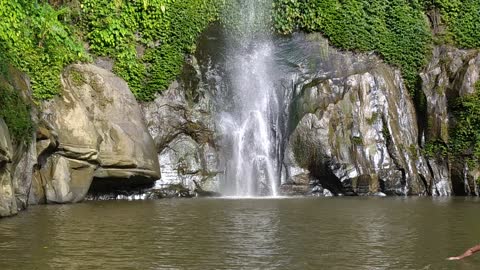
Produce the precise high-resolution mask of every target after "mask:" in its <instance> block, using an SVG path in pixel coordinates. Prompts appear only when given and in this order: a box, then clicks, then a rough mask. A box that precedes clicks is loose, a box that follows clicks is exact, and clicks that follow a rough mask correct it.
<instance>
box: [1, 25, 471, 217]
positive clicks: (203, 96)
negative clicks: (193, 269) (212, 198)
mask: <svg viewBox="0 0 480 270" xmlns="http://www.w3.org/2000/svg"><path fill="white" fill-rule="evenodd" d="M209 46H210V47H208V48H206V49H208V50H210V51H208V52H205V51H202V47H200V51H199V52H198V53H197V55H200V56H202V60H201V61H203V62H202V63H197V60H196V58H195V57H193V56H192V57H189V58H188V59H187V63H186V65H185V68H184V72H183V73H182V76H181V77H180V78H179V79H178V80H177V81H175V82H174V83H173V84H172V85H171V86H170V87H169V89H168V90H166V91H164V92H163V93H161V94H157V96H156V99H155V100H154V101H152V102H145V103H142V104H138V103H137V101H136V100H135V98H134V96H133V95H132V93H131V92H130V90H129V88H128V86H127V84H126V83H125V82H124V81H123V80H121V79H119V78H118V77H117V76H115V75H114V74H112V73H111V72H110V71H108V70H106V69H103V68H100V67H99V66H95V65H90V64H76V65H72V66H69V67H68V68H67V69H66V70H65V71H64V72H63V74H62V78H61V81H62V90H61V95H60V96H58V97H56V98H55V99H53V100H50V101H45V102H42V103H41V104H36V105H35V104H33V103H32V101H31V98H30V97H29V96H30V95H29V92H30V89H29V83H28V79H27V78H26V77H25V76H24V75H23V74H21V73H19V72H18V71H14V70H11V71H10V72H9V73H8V74H7V75H8V76H9V79H8V80H6V79H5V78H4V79H3V80H2V81H1V82H2V85H4V86H5V85H6V86H8V87H9V89H10V88H11V89H15V91H18V92H19V93H21V97H22V99H23V100H24V102H25V103H26V104H31V107H32V110H31V120H32V121H33V122H35V127H36V131H35V132H33V134H29V135H28V134H27V135H28V136H27V139H26V140H24V141H19V140H17V139H16V138H15V135H14V134H12V132H11V130H10V129H11V127H9V126H8V125H7V124H6V122H5V121H4V120H3V119H1V118H0V216H9V215H13V214H16V213H17V212H18V211H19V210H21V209H24V208H26V207H27V206H28V205H29V204H40V203H74V202H78V201H81V200H83V199H84V198H85V196H86V195H87V193H88V192H90V194H92V195H93V198H95V196H97V195H98V194H105V193H111V194H114V195H115V194H119V193H122V192H123V191H125V190H129V191H132V190H133V191H137V192H143V191H144V190H145V188H150V187H152V186H154V183H155V181H156V180H158V179H160V180H159V181H157V182H156V186H155V187H156V188H157V189H167V190H168V189H169V188H171V187H173V189H170V190H171V191H172V192H173V193H174V194H173V195H174V196H183V195H185V196H191V195H193V194H195V192H197V193H201V192H205V191H206V193H208V194H210V195H212V194H214V195H215V194H216V193H214V192H218V191H221V183H222V181H223V180H222V177H223V172H224V170H225V168H223V166H224V162H223V163H222V161H221V156H220V154H219V151H218V149H219V148H220V147H221V134H219V133H218V130H217V129H216V124H215V112H216V108H215V106H217V105H218V104H216V103H215V95H216V94H218V93H216V92H215V88H216V87H218V85H216V84H217V83H218V82H219V80H221V78H220V77H221V76H220V75H219V74H221V73H218V74H216V75H215V76H216V77H215V76H213V77H215V78H214V79H213V80H210V79H212V74H207V73H211V72H212V70H210V69H208V68H205V66H210V65H211V63H210V62H209V61H211V60H212V58H209V57H205V54H207V55H208V54H215V53H217V51H216V50H215V49H212V48H213V47H211V44H210V45H209ZM203 49H205V48H203ZM276 53H277V55H279V59H281V62H282V63H281V64H279V68H278V74H279V75H278V78H277V79H278V80H279V81H278V82H276V85H278V86H279V87H285V88H286V89H287V90H286V91H285V97H284V101H285V104H286V105H285V111H284V118H285V128H284V129H283V128H282V127H275V129H276V132H283V133H284V134H282V135H281V136H278V137H279V138H284V139H283V141H282V142H281V143H280V148H281V149H280V151H279V152H278V153H279V158H280V163H281V164H280V167H281V168H282V169H281V185H282V191H283V193H284V194H286V195H299V194H300V195H309V194H317V195H332V194H333V195H382V196H383V195H467V194H468V195H478V193H479V191H478V185H477V181H478V179H479V176H480V170H478V168H472V167H468V166H466V165H465V164H464V163H461V162H458V161H456V160H450V159H448V158H444V157H432V156H431V155H427V154H426V153H425V149H424V147H425V143H426V142H427V141H440V142H443V143H445V144H447V143H448V141H449V139H450V137H449V136H450V135H449V134H450V130H451V129H452V127H454V123H455V118H454V116H453V115H452V112H451V108H450V106H449V104H450V103H451V102H452V101H453V100H455V99H456V98H458V97H462V96H465V95H468V94H470V93H473V92H474V91H475V88H474V85H475V83H476V82H477V81H478V80H479V73H480V53H479V52H478V51H475V50H470V51H467V50H458V49H455V48H451V47H446V46H443V47H437V48H435V49H434V51H433V56H432V59H431V61H430V63H429V65H428V66H427V67H426V68H425V70H424V72H423V73H421V79H422V90H423V93H424V94H425V103H424V104H423V105H424V108H425V109H426V110H424V111H422V110H418V109H416V108H415V106H414V102H413V101H412V99H411V97H410V94H409V93H408V91H407V89H406V87H405V85H404V82H403V79H402V75H401V73H400V71H398V70H397V69H395V68H393V67H391V66H388V65H386V64H385V63H384V62H383V61H382V60H381V59H379V58H378V57H377V56H375V55H374V54H354V53H349V52H342V51H337V50H336V49H334V48H332V47H330V46H329V45H328V42H327V41H326V40H325V39H323V38H322V37H321V36H319V35H316V34H310V35H304V34H297V35H294V36H293V37H291V38H290V39H288V40H280V41H279V50H278V52H276ZM202 54H204V55H202ZM217 60H218V59H217ZM202 65H203V66H202ZM219 78H220V79H219ZM217 79H218V80H217ZM212 89H213V90H212ZM418 105H419V104H417V107H419V106H418ZM420 105H421V104H420ZM159 160H160V163H159ZM160 176H161V177H160ZM211 191H213V192H211ZM154 197H162V195H159V196H154Z"/></svg>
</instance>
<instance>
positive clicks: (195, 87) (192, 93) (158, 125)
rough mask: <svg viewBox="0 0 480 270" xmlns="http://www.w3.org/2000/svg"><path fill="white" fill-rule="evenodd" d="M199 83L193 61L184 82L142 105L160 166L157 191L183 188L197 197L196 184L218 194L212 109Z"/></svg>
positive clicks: (172, 86)
mask: <svg viewBox="0 0 480 270" xmlns="http://www.w3.org/2000/svg"><path fill="white" fill-rule="evenodd" d="M200 81H201V79H200V70H199V67H198V65H197V62H196V59H195V58H194V57H191V58H190V60H189V61H188V64H187V65H186V67H185V71H184V74H183V75H182V79H181V80H179V81H175V82H173V83H172V84H171V86H170V87H169V89H168V90H166V91H164V92H163V93H161V94H157V96H156V98H155V100H154V101H152V102H147V103H143V104H142V109H143V114H144V117H145V120H146V122H147V126H148V130H149V132H150V134H151V135H152V137H153V139H154V141H155V146H156V150H157V152H158V155H159V159H160V164H161V167H160V169H161V174H162V178H161V179H160V180H159V181H157V185H156V188H159V189H160V188H166V187H168V186H170V185H172V186H174V187H176V186H179V185H180V186H183V187H185V188H187V189H188V190H190V192H191V193H194V191H195V189H196V185H195V183H194V182H195V181H196V182H197V183H198V186H199V188H200V189H202V190H203V191H205V192H218V191H219V183H220V182H219V176H218V175H219V172H218V171H219V169H218V153H217V150H216V148H215V147H216V145H215V124H214V120H213V106H212V101H211V97H210V96H209V94H208V93H207V92H206V91H204V89H203V88H202V85H201V84H200Z"/></svg>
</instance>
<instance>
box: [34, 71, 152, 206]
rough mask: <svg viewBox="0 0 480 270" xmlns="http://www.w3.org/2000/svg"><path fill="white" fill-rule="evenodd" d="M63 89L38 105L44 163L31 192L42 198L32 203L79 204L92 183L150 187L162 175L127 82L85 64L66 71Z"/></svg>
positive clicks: (41, 151) (38, 148)
mask: <svg viewBox="0 0 480 270" xmlns="http://www.w3.org/2000/svg"><path fill="white" fill-rule="evenodd" d="M62 85H63V91H62V93H61V96H59V97H57V98H55V99H54V100H52V101H48V102H44V103H43V104H42V120H43V123H44V125H43V130H44V132H43V133H44V134H43V136H41V137H40V138H39V143H37V150H38V152H39V153H40V154H39V160H42V162H41V163H42V164H40V165H41V166H40V168H41V169H40V170H39V173H38V174H37V176H36V181H34V183H36V186H34V188H33V189H34V191H35V192H34V193H35V194H37V195H39V196H40V198H38V197H37V198H36V199H35V200H36V201H42V198H41V197H42V196H45V198H46V201H47V202H55V203H70V202H77V201H80V200H82V199H83V198H84V197H85V195H86V194H87V191H88V190H89V187H90V184H91V183H92V180H94V181H102V179H107V180H108V179H116V181H114V182H109V183H110V185H111V188H112V189H115V185H116V183H118V184H119V185H122V180H127V179H130V178H138V179H142V181H139V183H141V185H144V182H145V181H147V182H150V183H151V184H153V181H154V180H156V179H158V178H159V177H160V172H159V164H158V158H157V154H156V152H155V147H154V143H153V140H152V138H151V137H150V134H149V133H148V131H147V128H146V126H145V124H144V121H143V117H142V114H141V110H140V107H139V105H138V104H137V102H136V100H135V98H134V96H133V94H132V93H131V92H130V90H129V89H128V86H127V84H126V83H125V82H124V81H123V80H121V79H120V78H118V77H116V76H115V75H114V74H112V73H111V72H108V71H106V70H104V69H101V68H98V67H96V66H93V65H87V64H85V65H72V66H70V67H69V68H67V69H66V71H65V73H64V74H63V76H62ZM42 153H45V155H44V156H43V158H41V157H42ZM129 183H130V185H131V186H132V187H135V185H136V182H135V181H130V182H129ZM39 185H40V187H39ZM42 190H43V192H44V194H42ZM93 192H94V191H93Z"/></svg>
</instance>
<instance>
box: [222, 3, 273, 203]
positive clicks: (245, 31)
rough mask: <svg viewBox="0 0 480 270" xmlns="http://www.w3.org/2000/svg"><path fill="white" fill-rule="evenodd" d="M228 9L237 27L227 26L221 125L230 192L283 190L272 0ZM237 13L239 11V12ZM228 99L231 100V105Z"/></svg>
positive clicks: (248, 194)
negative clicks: (269, 22)
mask: <svg viewBox="0 0 480 270" xmlns="http://www.w3.org/2000/svg"><path fill="white" fill-rule="evenodd" d="M238 5H239V9H232V12H235V13H236V14H231V15H227V16H229V17H230V18H239V19H240V20H241V21H235V20H233V22H230V23H232V24H233V25H234V26H235V27H228V26H227V28H226V30H225V31H226V35H225V38H226V39H227V40H226V43H227V46H228V49H227V56H226V67H227V69H228V70H227V72H226V76H227V77H228V78H227V80H228V82H229V83H228V84H227V85H225V89H223V91H226V92H228V94H227V95H225V97H226V100H223V101H222V102H221V103H222V104H224V107H225V108H226V109H222V110H220V113H219V117H218V121H217V122H218V126H219V127H220V132H221V133H222V134H223V135H224V145H226V146H227V149H228V151H224V157H225V160H227V162H226V164H225V165H226V173H225V185H224V186H225V188H224V191H223V193H224V194H225V195H227V196H238V197H255V196H274V197H275V196H278V190H277V189H278V185H279V168H278V161H277V160H278V155H277V152H278V151H277V149H276V145H277V144H276V138H277V136H278V135H277V134H276V128H275V127H276V126H277V125H278V119H279V104H278V99H277V96H278V95H277V93H276V91H277V90H276V88H275V85H274V79H273V70H272V68H271V67H273V66H274V63H273V58H274V57H273V53H274V45H273V42H272V39H271V37H270V35H269V31H268V26H267V22H265V21H264V18H267V16H265V14H266V13H267V12H268V7H269V6H270V5H268V3H266V2H265V1H256V0H247V1H243V2H242V3H241V4H238ZM235 15H236V16H235ZM225 104H226V105H225Z"/></svg>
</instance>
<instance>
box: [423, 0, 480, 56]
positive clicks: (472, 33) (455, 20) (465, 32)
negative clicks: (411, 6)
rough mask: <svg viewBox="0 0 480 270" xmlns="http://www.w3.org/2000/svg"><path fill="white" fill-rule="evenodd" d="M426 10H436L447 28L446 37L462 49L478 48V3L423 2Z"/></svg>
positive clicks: (475, 0) (457, 0)
mask: <svg viewBox="0 0 480 270" xmlns="http://www.w3.org/2000/svg"><path fill="white" fill-rule="evenodd" d="M424 2H425V8H426V10H431V9H433V8H437V9H438V10H440V13H441V14H442V18H443V20H444V22H445V24H446V26H447V33H445V34H446V35H447V36H449V37H451V39H453V41H454V43H455V44H456V45H458V46H460V47H463V48H480V1H478V0H424Z"/></svg>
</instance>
